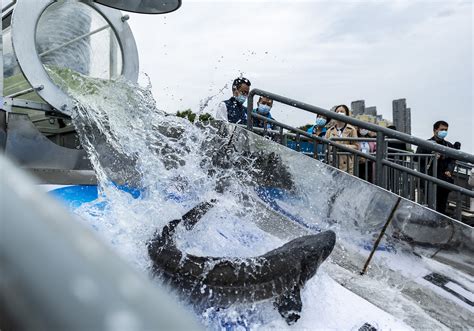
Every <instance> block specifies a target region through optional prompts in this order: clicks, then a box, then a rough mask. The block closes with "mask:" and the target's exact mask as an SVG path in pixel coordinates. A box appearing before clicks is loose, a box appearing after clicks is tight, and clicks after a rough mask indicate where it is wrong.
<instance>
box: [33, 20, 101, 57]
mask: <svg viewBox="0 0 474 331" xmlns="http://www.w3.org/2000/svg"><path fill="white" fill-rule="evenodd" d="M108 28H110V25H108V24H106V25H104V26H102V27H100V28H98V29H95V30H93V31H90V32H88V33H85V34H83V35H80V36H79V37H76V38H74V39H71V40H69V41H68V42H65V43H63V44H61V45H59V46H56V47H53V48H51V49H48V50H46V51H44V52H43V53H41V54H39V56H40V57H42V56H45V55H47V54H49V53H52V52H55V51H57V50H59V49H61V48H63V47H66V46H69V45H71V44H73V43H75V42H76V41H79V40H81V39H84V38H87V37H89V36H92V35H93V34H96V33H98V32H100V31H102V30H105V29H108Z"/></svg>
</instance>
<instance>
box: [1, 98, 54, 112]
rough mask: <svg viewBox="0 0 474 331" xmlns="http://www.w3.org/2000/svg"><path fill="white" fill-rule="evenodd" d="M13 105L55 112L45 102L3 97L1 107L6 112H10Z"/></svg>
mask: <svg viewBox="0 0 474 331" xmlns="http://www.w3.org/2000/svg"><path fill="white" fill-rule="evenodd" d="M13 107H18V108H26V109H33V110H38V111H43V112H51V113H57V111H55V109H54V108H53V107H51V106H50V105H48V104H46V103H41V102H37V101H31V100H25V99H16V98H8V97H6V98H4V99H3V109H4V110H5V111H6V112H7V113H11V112H12V108H13Z"/></svg>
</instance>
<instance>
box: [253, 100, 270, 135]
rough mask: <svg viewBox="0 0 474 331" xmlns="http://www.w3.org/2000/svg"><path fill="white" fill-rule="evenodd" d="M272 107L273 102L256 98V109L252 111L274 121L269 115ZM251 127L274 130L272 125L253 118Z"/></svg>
mask: <svg viewBox="0 0 474 331" xmlns="http://www.w3.org/2000/svg"><path fill="white" fill-rule="evenodd" d="M272 107H273V100H272V99H270V98H267V97H260V98H258V102H257V108H256V109H254V110H253V112H254V113H257V114H259V115H262V116H265V117H266V118H268V119H271V120H275V119H274V118H273V117H272V115H271V114H270V110H271V109H272ZM253 126H255V127H257V128H265V126H266V128H267V129H271V130H274V129H275V128H276V126H275V125H274V124H273V123H269V122H266V121H264V120H262V119H260V118H256V117H254V118H253Z"/></svg>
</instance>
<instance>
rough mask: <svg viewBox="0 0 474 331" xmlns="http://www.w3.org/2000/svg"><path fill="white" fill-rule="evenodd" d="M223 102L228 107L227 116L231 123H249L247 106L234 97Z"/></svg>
mask: <svg viewBox="0 0 474 331" xmlns="http://www.w3.org/2000/svg"><path fill="white" fill-rule="evenodd" d="M223 102H224V104H225V106H226V108H227V118H228V120H229V122H230V123H239V124H246V123H247V108H245V107H244V106H243V105H242V104H240V103H239V102H237V100H236V99H235V98H234V97H232V98H230V99H229V100H225V101H223Z"/></svg>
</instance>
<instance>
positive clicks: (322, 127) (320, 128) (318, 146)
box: [306, 115, 329, 161]
mask: <svg viewBox="0 0 474 331" xmlns="http://www.w3.org/2000/svg"><path fill="white" fill-rule="evenodd" d="M328 122H329V120H328V118H327V117H326V116H324V115H318V116H317V117H316V122H315V124H314V125H313V126H311V127H310V128H309V129H308V130H306V132H307V133H310V134H312V135H315V136H318V137H324V136H325V135H326V131H327V128H326V125H327V124H328ZM313 150H314V152H315V153H314V158H315V159H316V158H317V159H318V160H320V161H323V160H324V156H325V154H326V146H325V145H324V144H323V143H321V142H318V141H317V140H315V142H314V149H313Z"/></svg>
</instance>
